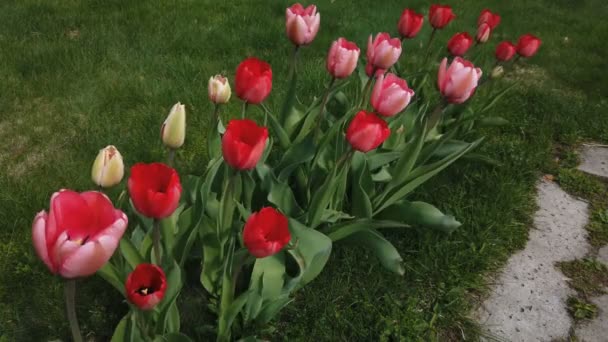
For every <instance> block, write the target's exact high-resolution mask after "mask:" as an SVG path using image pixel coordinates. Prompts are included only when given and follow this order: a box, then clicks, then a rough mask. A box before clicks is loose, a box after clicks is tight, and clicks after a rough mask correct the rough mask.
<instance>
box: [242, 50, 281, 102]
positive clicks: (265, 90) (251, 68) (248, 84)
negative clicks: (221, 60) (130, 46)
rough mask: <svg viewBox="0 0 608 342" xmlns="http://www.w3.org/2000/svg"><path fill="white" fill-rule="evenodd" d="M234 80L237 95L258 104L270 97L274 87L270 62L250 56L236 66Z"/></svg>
mask: <svg viewBox="0 0 608 342" xmlns="http://www.w3.org/2000/svg"><path fill="white" fill-rule="evenodd" d="M234 82H235V91H236V96H238V97H239V98H240V99H241V100H243V101H245V102H247V103H251V104H258V103H260V102H262V101H264V99H266V97H268V95H269V94H270V90H271V89H272V69H271V68H270V64H268V63H266V62H264V61H261V60H259V59H257V58H255V57H249V58H247V59H245V60H244V61H242V62H241V64H239V66H238V67H237V68H236V75H235V77H234Z"/></svg>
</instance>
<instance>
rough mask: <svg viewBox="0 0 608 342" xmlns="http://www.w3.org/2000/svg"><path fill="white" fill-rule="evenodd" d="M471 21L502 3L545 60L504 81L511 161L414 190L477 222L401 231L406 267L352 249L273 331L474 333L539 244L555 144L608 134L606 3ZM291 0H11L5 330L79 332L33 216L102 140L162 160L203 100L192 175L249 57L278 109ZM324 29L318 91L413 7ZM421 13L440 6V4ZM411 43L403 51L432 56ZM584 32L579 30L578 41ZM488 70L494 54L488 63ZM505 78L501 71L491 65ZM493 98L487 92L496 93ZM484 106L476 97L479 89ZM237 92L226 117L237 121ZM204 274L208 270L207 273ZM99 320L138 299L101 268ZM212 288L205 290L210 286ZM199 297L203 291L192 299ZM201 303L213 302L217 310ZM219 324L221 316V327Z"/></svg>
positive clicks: (95, 303)
mask: <svg viewBox="0 0 608 342" xmlns="http://www.w3.org/2000/svg"><path fill="white" fill-rule="evenodd" d="M446 2H447V3H452V4H453V5H454V8H455V12H456V14H457V15H458V18H457V20H456V21H455V22H454V23H452V24H450V25H449V26H448V28H447V29H446V30H445V32H441V34H440V35H439V37H438V39H437V41H436V44H437V45H436V46H437V47H438V46H440V45H441V44H444V43H445V42H446V41H447V39H449V37H450V36H451V34H453V33H454V32H456V31H460V30H465V29H466V30H469V31H473V30H474V27H473V25H474V23H475V22H476V18H477V15H478V13H479V11H480V10H481V9H482V8H483V7H488V8H491V9H493V10H494V11H497V12H499V13H500V14H501V15H502V18H503V20H502V23H501V25H500V26H499V27H498V28H497V30H496V32H495V35H494V37H493V38H492V40H491V43H489V44H487V45H486V46H482V47H481V48H480V50H479V51H478V52H479V54H478V55H479V56H480V57H476V59H477V60H478V61H479V62H483V61H484V59H483V54H482V53H481V52H484V53H487V54H490V53H491V52H492V49H493V47H494V45H495V44H496V43H497V41H498V40H499V39H507V38H508V39H512V40H516V38H517V36H519V35H520V34H522V33H526V32H533V33H535V34H536V35H538V36H540V37H541V38H542V39H543V42H544V43H543V45H542V47H541V49H540V52H539V55H538V56H536V57H534V58H533V59H532V60H530V61H526V62H524V63H522V65H524V66H523V67H522V68H517V69H516V71H515V72H514V73H512V74H511V75H510V76H507V77H505V79H503V80H501V81H500V82H498V84H497V85H496V86H495V87H496V89H498V88H500V87H504V86H507V85H509V84H512V83H516V84H517V85H516V87H515V88H514V90H513V91H512V93H511V95H510V96H508V97H505V98H503V99H502V100H501V101H500V102H499V103H498V104H497V106H496V107H495V108H494V109H493V113H492V115H500V116H503V117H505V118H507V119H508V120H509V121H510V124H509V125H507V126H505V127H502V128H498V129H491V130H486V131H484V132H483V134H484V135H486V136H487V137H488V138H487V140H486V142H485V143H484V145H483V147H482V148H481V150H482V151H483V152H484V153H486V154H487V155H489V156H490V157H492V158H494V159H497V160H498V161H500V162H501V166H500V167H493V166H490V165H485V164H480V163H476V162H469V161H460V162H458V163H457V164H455V165H454V166H452V167H451V168H450V169H449V170H448V171H446V172H444V173H442V174H441V175H440V176H439V177H438V178H436V179H434V180H433V181H432V182H431V183H429V184H427V185H426V186H425V187H424V188H423V189H420V190H419V191H418V192H417V193H416V194H414V196H413V197H415V198H416V199H420V200H425V201H429V202H431V203H433V204H436V205H437V206H438V207H440V208H441V209H442V210H444V211H445V212H448V213H451V214H453V215H455V216H456V217H457V218H458V219H459V220H460V221H462V222H463V223H464V224H463V226H462V227H461V228H459V229H458V230H457V231H456V232H455V233H454V234H452V235H451V236H444V235H441V234H438V233H435V232H431V231H421V230H412V231H408V232H399V233H394V234H392V235H389V239H390V240H391V241H392V242H394V244H395V245H396V246H397V248H398V249H399V251H401V253H402V255H403V257H404V259H405V264H406V269H407V272H406V275H405V276H404V277H397V276H395V275H393V274H390V273H388V272H386V271H384V270H383V269H382V267H381V266H380V265H379V264H378V263H377V262H376V261H375V260H374V259H373V257H372V256H371V255H370V254H369V253H367V252H366V251H365V250H362V249H350V248H346V247H345V246H337V247H336V249H335V254H334V255H333V257H332V258H331V260H330V263H329V266H328V267H327V268H326V269H325V271H324V272H323V273H322V275H321V277H320V278H318V279H317V280H315V281H314V282H313V283H312V284H311V286H309V287H307V288H306V289H304V290H303V291H300V292H299V293H298V294H297V295H296V301H295V303H294V304H293V305H291V306H289V307H288V308H287V309H286V310H285V311H284V312H283V314H282V316H281V317H280V318H279V319H278V320H277V321H275V322H274V323H273V325H272V326H271V327H270V328H269V330H267V331H266V332H265V334H266V335H267V336H268V337H272V339H273V340H281V339H284V340H287V339H289V340H361V341H364V340H419V339H422V340H428V339H439V340H445V339H454V340H456V339H462V338H463V336H464V337H466V338H467V339H469V338H474V336H475V334H476V333H477V328H476V326H475V325H474V324H472V323H471V321H470V319H469V318H468V317H469V310H470V309H471V308H472V307H473V306H474V305H476V303H477V301H478V299H479V297H480V296H482V295H483V293H484V291H485V290H486V286H487V285H486V283H485V275H486V274H487V273H488V272H492V271H494V270H496V269H497V268H499V267H500V266H501V264H502V263H503V262H504V261H505V260H506V258H507V257H508V255H509V254H510V253H512V252H513V251H514V250H516V249H518V248H521V247H522V246H523V244H524V242H525V240H526V236H527V227H528V225H529V223H530V214H531V213H532V212H533V210H534V205H535V204H534V203H535V202H534V200H533V195H534V184H535V182H536V180H537V179H538V176H539V174H540V171H546V170H548V169H549V168H550V165H551V163H552V151H553V146H554V144H555V143H559V144H561V145H566V146H570V145H573V144H576V143H577V142H580V141H581V140H587V139H590V140H596V141H606V140H608V120H606V119H605V113H606V111H607V110H608V101H607V100H606V98H608V86H607V84H606V81H605V79H606V78H605V77H604V71H605V70H606V69H608V51H607V50H606V48H605V41H606V38H608V22H606V21H605V20H603V18H605V17H606V15H608V4H606V3H605V2H604V1H601V0H585V1H577V2H573V1H568V0H543V1H535V2H533V3H531V2H529V1H525V0H513V1H508V2H504V1H486V2H484V3H483V4H482V2H479V1H473V0H466V1H458V2H456V1H446ZM287 4H288V3H287V2H284V1H272V2H271V1H261V0H250V1H246V2H245V1H240V2H239V3H238V5H236V4H234V3H233V2H218V1H211V0H201V1H189V0H178V1H171V2H166V1H160V0H157V1H135V0H129V1H122V0H88V1H76V0H52V1H42V0H18V1H17V0H5V1H3V2H2V3H1V4H0V19H1V20H0V44H1V46H2V49H0V141H1V142H2V143H1V144H0V166H1V167H2V172H1V173H0V189H1V190H0V222H2V224H1V229H0V336H4V338H6V339H8V340H10V341H33V340H35V341H37V340H46V339H53V338H65V337H66V336H67V334H68V330H67V326H66V321H65V318H64V309H63V302H62V299H61V293H62V291H61V283H60V281H59V279H56V278H54V277H52V276H50V275H49V274H48V272H47V270H46V269H45V268H44V266H43V265H42V263H41V262H39V261H38V260H37V258H36V257H35V256H34V254H33V249H32V247H31V242H30V225H31V220H32V219H33V217H34V215H35V213H36V212H38V211H39V210H41V209H42V208H45V207H47V206H48V203H47V201H48V199H49V197H50V194H51V193H52V192H53V191H55V190H56V189H59V188H62V187H70V188H74V189H78V190H84V189H89V188H91V187H92V184H91V182H90V180H89V168H90V165H91V163H92V161H93V158H94V157H95V155H96V152H97V150H99V149H100V148H102V147H104V146H105V145H107V144H114V145H116V146H117V147H118V148H119V149H120V151H121V152H122V154H123V156H124V158H125V162H126V163H127V164H129V165H131V164H133V163H134V162H137V161H153V160H161V159H163V154H164V153H163V149H162V146H161V144H160V142H159V139H158V135H159V127H160V124H161V122H162V120H163V119H164V117H165V115H166V114H167V112H168V110H169V108H170V107H171V105H172V104H173V103H175V102H177V101H181V102H182V103H185V104H186V105H187V108H188V125H189V126H188V137H187V142H186V145H185V146H184V148H183V149H181V150H180V151H179V153H178V165H177V167H178V169H179V171H180V172H181V173H184V174H186V173H196V174H200V173H201V172H202V171H203V169H204V166H205V165H206V156H205V152H204V151H205V147H204V146H205V145H204V143H205V137H204V132H205V131H206V130H205V127H206V125H207V123H208V122H209V118H210V117H211V106H210V104H209V102H208V101H207V99H206V83H207V80H208V78H209V77H210V76H211V75H213V74H216V73H218V72H225V73H227V74H228V75H229V76H230V77H231V78H232V76H233V73H234V69H235V68H236V65H237V64H238V63H239V61H240V60H241V59H243V58H244V57H245V56H248V55H256V56H258V57H260V58H262V59H266V60H268V61H269V62H270V63H271V65H272V67H273V71H274V75H275V85H274V89H273V93H272V95H271V97H270V99H269V105H270V107H271V108H274V109H275V110H276V109H277V108H278V107H279V104H280V101H281V99H282V98H283V95H284V94H285V92H286V89H285V85H286V74H287V67H288V65H287V60H288V58H287V57H288V54H289V51H290V50H291V46H290V43H289V42H288V41H287V39H286V38H285V37H284V26H283V25H284V9H285V7H286V6H287ZM316 4H317V5H318V7H319V10H320V12H321V16H322V23H321V25H322V28H321V31H320V33H319V36H318V37H317V39H316V40H315V42H314V44H313V45H312V46H311V47H308V48H306V49H304V51H302V55H301V57H302V58H301V60H302V61H303V64H302V65H301V67H300V70H301V77H300V80H301V83H300V84H299V92H298V93H299V96H300V99H301V100H302V101H304V102H307V101H309V100H310V99H311V98H312V97H313V96H319V94H320V92H321V89H322V88H323V84H324V82H327V80H328V77H327V75H326V73H325V71H324V68H323V62H324V58H325V54H326V50H327V48H328V47H329V44H330V42H331V41H332V40H333V39H335V37H337V36H338V35H341V36H345V37H347V38H348V39H351V40H355V41H356V42H357V43H358V44H359V46H361V47H363V48H364V47H365V42H366V40H367V35H368V34H369V33H370V32H377V31H389V32H394V31H395V29H396V22H397V20H398V16H399V14H400V12H401V10H402V9H403V7H404V6H405V5H406V4H405V3H404V2H403V1H396V0H395V1H388V0H387V1H382V2H379V1H372V0H354V1H349V2H345V1H333V0H332V1H329V0H323V1H321V0H319V1H316ZM407 5H408V6H410V7H412V8H415V9H416V10H418V11H423V12H425V13H426V12H427V8H428V6H429V3H428V2H426V1H411V2H408V3H407ZM429 34H430V30H429V27H425V28H424V29H423V32H422V33H421V36H420V38H419V40H416V41H413V42H407V43H406V45H405V46H404V58H405V59H407V58H408V55H415V54H419V53H420V51H418V50H419V47H418V42H419V41H425V40H426V39H427V38H428V35H429ZM565 37H567V38H568V39H567V41H566V40H565ZM487 62H488V63H489V60H488V61H487ZM485 71H486V72H489V70H488V69H486V70H485ZM481 91H482V90H480V92H481ZM485 91H487V90H485ZM473 101H475V100H473ZM238 112H239V104H238V103H237V101H233V102H232V104H231V105H230V106H229V107H228V109H227V110H226V111H225V112H224V115H226V116H234V115H235V114H236V113H238ZM604 209H606V208H604ZM194 278H196V277H194ZM83 283H84V284H83V290H82V291H81V292H79V295H78V296H79V298H78V301H79V302H78V312H79V316H80V319H81V325H82V326H83V330H84V331H85V332H86V333H87V334H89V336H91V337H97V339H98V340H107V339H108V336H109V335H110V334H111V333H112V330H113V326H114V324H116V322H117V321H118V319H120V317H121V315H122V314H123V313H124V312H125V311H126V310H127V307H126V305H125V304H123V302H122V299H121V298H120V296H119V295H118V293H116V292H115V291H114V290H112V289H111V288H110V287H109V286H107V285H105V284H104V283H103V282H102V281H101V280H99V279H97V278H91V279H87V280H86V281H84V282H83ZM196 293H197V291H196V289H192V290H191V291H188V295H189V296H190V294H192V296H194V294H196ZM193 298H194V297H193ZM198 300H199V299H193V300H192V301H189V302H187V304H189V305H187V308H185V309H184V310H185V312H184V313H183V314H182V317H183V318H184V319H183V323H184V329H185V330H186V331H187V332H188V333H190V334H191V335H192V336H193V337H196V336H204V334H205V332H204V331H201V329H200V326H201V321H202V320H204V319H206V318H204V316H202V313H201V312H202V311H203V309H202V308H200V309H198V308H197V307H196V306H195V305H192V303H197V301H198ZM201 305H202V304H201ZM207 323H208V322H207Z"/></svg>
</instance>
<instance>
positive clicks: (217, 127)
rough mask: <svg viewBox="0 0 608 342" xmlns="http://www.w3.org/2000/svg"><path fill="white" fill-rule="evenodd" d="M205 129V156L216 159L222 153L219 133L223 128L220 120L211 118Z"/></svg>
mask: <svg viewBox="0 0 608 342" xmlns="http://www.w3.org/2000/svg"><path fill="white" fill-rule="evenodd" d="M208 127H209V128H208V131H207V156H208V157H209V159H210V160H213V159H217V158H219V157H221V155H222V138H221V136H220V133H223V132H222V130H225V128H224V125H222V120H221V119H220V118H219V117H217V118H211V123H210V124H209V125H208Z"/></svg>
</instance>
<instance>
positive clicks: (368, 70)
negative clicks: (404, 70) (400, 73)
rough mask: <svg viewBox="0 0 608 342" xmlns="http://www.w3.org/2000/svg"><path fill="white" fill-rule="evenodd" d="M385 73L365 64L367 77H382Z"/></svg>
mask: <svg viewBox="0 0 608 342" xmlns="http://www.w3.org/2000/svg"><path fill="white" fill-rule="evenodd" d="M374 71H375V72H374ZM385 72H386V69H378V68H374V66H373V65H372V64H371V63H370V62H367V64H365V74H366V75H367V76H368V77H372V75H373V76H376V77H378V76H380V75H384V73H385Z"/></svg>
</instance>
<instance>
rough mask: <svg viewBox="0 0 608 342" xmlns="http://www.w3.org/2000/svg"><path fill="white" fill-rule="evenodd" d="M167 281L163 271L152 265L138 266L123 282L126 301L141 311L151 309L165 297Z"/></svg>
mask: <svg viewBox="0 0 608 342" xmlns="http://www.w3.org/2000/svg"><path fill="white" fill-rule="evenodd" d="M166 290H167V279H166V277H165V272H163V270H162V269H161V268H160V267H158V266H156V265H152V264H139V265H137V267H135V270H133V272H131V273H130V274H129V276H128V277H127V281H126V282H125V292H126V293H127V299H128V300H129V302H131V303H132V304H133V305H135V306H137V307H138V308H140V309H141V310H151V309H153V308H154V307H155V306H156V305H157V304H158V303H160V301H161V300H163V297H164V296H165V291H166Z"/></svg>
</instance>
